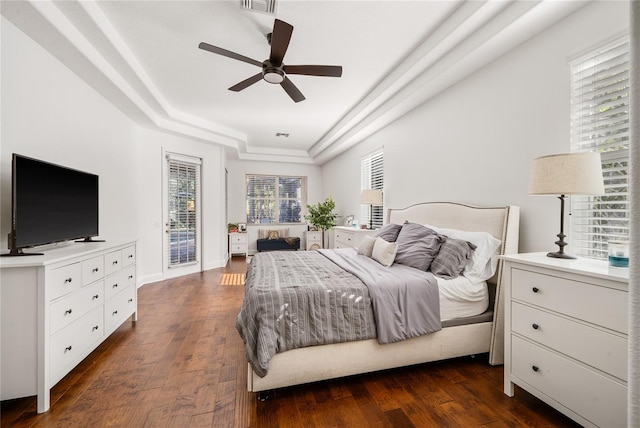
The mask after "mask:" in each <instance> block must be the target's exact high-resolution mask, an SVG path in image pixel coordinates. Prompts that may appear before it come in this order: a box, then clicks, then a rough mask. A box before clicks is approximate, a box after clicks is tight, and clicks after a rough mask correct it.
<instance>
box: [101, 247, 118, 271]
mask: <svg viewBox="0 0 640 428" xmlns="http://www.w3.org/2000/svg"><path fill="white" fill-rule="evenodd" d="M121 268H122V251H120V250H118V251H113V252H111V253H109V254H106V255H105V256H104V271H105V273H104V274H105V275H111V274H112V273H114V272H117V271H119V270H120V269H121Z"/></svg>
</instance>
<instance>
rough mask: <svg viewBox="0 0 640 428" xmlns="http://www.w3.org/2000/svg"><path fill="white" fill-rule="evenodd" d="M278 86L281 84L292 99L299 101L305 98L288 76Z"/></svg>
mask: <svg viewBox="0 0 640 428" xmlns="http://www.w3.org/2000/svg"><path fill="white" fill-rule="evenodd" d="M280 86H282V88H283V89H284V90H285V91H286V92H287V94H289V96H290V97H291V99H292V100H293V101H295V102H297V103H299V102H300V101H304V100H305V98H304V95H302V92H300V90H299V89H298V88H296V85H294V84H293V82H292V81H291V80H289V78H287V77H285V78H284V80H283V81H282V83H280Z"/></svg>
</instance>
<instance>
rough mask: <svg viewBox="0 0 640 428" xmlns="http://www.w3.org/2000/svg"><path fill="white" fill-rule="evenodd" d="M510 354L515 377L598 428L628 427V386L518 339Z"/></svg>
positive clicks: (516, 338)
mask: <svg viewBox="0 0 640 428" xmlns="http://www.w3.org/2000/svg"><path fill="white" fill-rule="evenodd" d="M511 350H512V353H511V365H512V373H513V375H514V376H516V377H518V378H520V379H521V380H523V381H524V382H526V383H527V384H529V385H531V386H532V387H534V388H536V389H537V390H538V391H544V394H545V395H547V396H548V397H550V398H551V399H553V400H555V401H557V402H559V403H562V405H563V406H564V407H566V408H568V409H569V410H571V411H573V412H575V413H577V414H579V415H581V416H582V417H584V418H585V419H587V420H589V421H590V422H592V423H593V424H595V425H597V426H601V427H625V426H626V422H627V420H626V415H627V388H626V386H625V385H623V384H621V383H618V382H616V381H614V380H612V379H609V378H607V377H605V376H603V375H600V374H598V373H596V372H593V371H591V370H589V369H588V368H586V367H584V366H582V365H579V364H577V363H574V362H572V361H571V360H569V359H567V358H564V357H562V356H560V355H558V354H555V353H553V352H551V351H548V350H546V349H544V348H542V347H540V346H536V345H534V344H532V343H531V342H528V341H526V340H524V339H521V338H519V337H517V336H514V337H513V339H512V348H511Z"/></svg>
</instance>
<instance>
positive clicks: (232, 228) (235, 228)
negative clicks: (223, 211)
mask: <svg viewBox="0 0 640 428" xmlns="http://www.w3.org/2000/svg"><path fill="white" fill-rule="evenodd" d="M227 229H228V230H229V233H234V232H237V231H238V223H229V224H227Z"/></svg>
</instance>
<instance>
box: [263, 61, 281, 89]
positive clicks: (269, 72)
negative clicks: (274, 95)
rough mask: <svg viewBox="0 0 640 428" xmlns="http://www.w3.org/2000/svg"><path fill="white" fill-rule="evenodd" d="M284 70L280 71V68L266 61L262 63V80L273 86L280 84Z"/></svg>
mask: <svg viewBox="0 0 640 428" xmlns="http://www.w3.org/2000/svg"><path fill="white" fill-rule="evenodd" d="M284 75H285V73H284V70H282V66H275V65H273V64H272V63H271V61H269V60H266V61H265V62H263V63H262V78H263V79H264V80H265V81H267V82H269V83H274V84H280V83H282V81H283V80H284Z"/></svg>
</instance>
